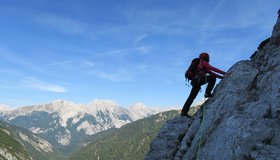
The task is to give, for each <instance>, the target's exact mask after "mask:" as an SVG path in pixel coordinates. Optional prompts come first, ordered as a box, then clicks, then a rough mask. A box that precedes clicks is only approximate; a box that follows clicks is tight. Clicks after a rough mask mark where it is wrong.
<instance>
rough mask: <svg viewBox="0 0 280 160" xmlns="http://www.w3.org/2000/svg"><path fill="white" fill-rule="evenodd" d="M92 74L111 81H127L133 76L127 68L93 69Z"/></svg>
mask: <svg viewBox="0 0 280 160" xmlns="http://www.w3.org/2000/svg"><path fill="white" fill-rule="evenodd" d="M93 74H94V75H95V76H97V77H99V78H102V79H105V80H108V81H112V82H128V81H132V80H133V76H132V75H131V73H130V72H129V71H128V70H118V71H115V72H106V71H101V70H98V71H97V70H95V71H93Z"/></svg>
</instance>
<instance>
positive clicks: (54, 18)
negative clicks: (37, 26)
mask: <svg viewBox="0 0 280 160" xmlns="http://www.w3.org/2000/svg"><path fill="white" fill-rule="evenodd" d="M35 20H37V21H38V22H39V23H41V24H43V25H46V26H49V27H52V28H53V29H56V30H58V31H60V32H63V33H68V34H73V33H75V34H81V33H85V32H86V28H87V27H86V26H87V25H86V24H85V23H83V22H81V21H78V20H76V19H73V18H69V17H66V16H61V15H55V14H50V13H49V14H41V15H38V16H36V17H35Z"/></svg>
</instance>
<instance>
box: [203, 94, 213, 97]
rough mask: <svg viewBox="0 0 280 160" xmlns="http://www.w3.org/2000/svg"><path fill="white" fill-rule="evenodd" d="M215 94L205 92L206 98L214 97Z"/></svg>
mask: <svg viewBox="0 0 280 160" xmlns="http://www.w3.org/2000/svg"><path fill="white" fill-rule="evenodd" d="M213 96H214V95H213V94H211V93H210V94H208V93H205V94H204V97H205V98H210V97H213Z"/></svg>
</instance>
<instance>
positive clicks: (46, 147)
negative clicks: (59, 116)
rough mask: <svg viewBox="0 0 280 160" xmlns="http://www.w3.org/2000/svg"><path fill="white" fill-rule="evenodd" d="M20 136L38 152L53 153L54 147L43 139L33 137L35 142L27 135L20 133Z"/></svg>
mask: <svg viewBox="0 0 280 160" xmlns="http://www.w3.org/2000/svg"><path fill="white" fill-rule="evenodd" d="M19 136H20V138H21V139H22V140H24V141H26V142H28V143H30V144H32V146H34V147H35V148H36V149H37V150H38V151H43V152H53V148H52V145H51V144H50V143H49V142H47V141H46V140H44V139H42V138H39V137H37V136H33V138H35V140H32V139H31V138H29V137H28V136H27V135H25V134H23V133H21V132H19Z"/></svg>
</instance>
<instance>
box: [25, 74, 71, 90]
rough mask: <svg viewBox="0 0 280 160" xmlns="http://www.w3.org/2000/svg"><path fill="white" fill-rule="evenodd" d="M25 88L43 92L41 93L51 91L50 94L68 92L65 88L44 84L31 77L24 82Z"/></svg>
mask: <svg viewBox="0 0 280 160" xmlns="http://www.w3.org/2000/svg"><path fill="white" fill-rule="evenodd" d="M23 83H24V86H25V87H29V88H33V89H37V90H41V91H49V92H55V93H66V92H67V90H66V89H65V88H64V87H63V86H59V85H56V84H51V83H48V82H43V81H40V80H37V79H35V78H32V77H29V78H26V79H24V80H23Z"/></svg>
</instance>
